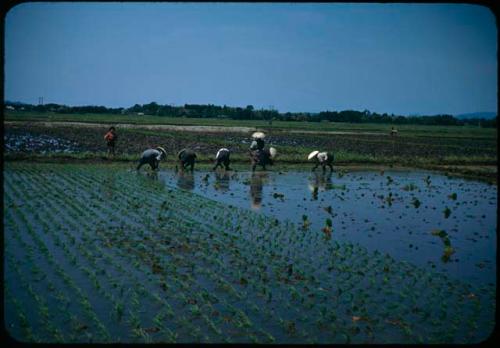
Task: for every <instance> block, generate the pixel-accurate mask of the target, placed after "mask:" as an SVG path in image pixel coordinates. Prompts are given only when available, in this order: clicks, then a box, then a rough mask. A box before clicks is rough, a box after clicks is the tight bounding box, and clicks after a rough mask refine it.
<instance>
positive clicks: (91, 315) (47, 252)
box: [14, 188, 109, 339]
mask: <svg viewBox="0 0 500 348" xmlns="http://www.w3.org/2000/svg"><path fill="white" fill-rule="evenodd" d="M30 191H31V190H30ZM14 192H16V191H15V188H14ZM29 204H30V200H29V199H28V200H27V203H26V205H28V206H29ZM32 211H33V209H32ZM35 214H36V213H35ZM19 216H20V218H21V220H22V221H23V222H24V223H25V224H26V230H27V231H28V233H29V234H30V235H31V236H32V238H33V240H34V241H35V243H36V244H37V246H38V247H39V248H40V250H41V253H42V254H43V255H44V258H43V260H44V261H46V262H47V263H48V265H50V267H47V269H50V268H52V269H54V273H55V274H56V275H57V276H59V278H60V279H61V281H62V282H64V283H65V284H66V285H68V286H69V287H71V288H73V290H74V291H76V292H77V293H78V294H79V295H80V297H81V299H80V300H81V304H82V305H85V304H87V303H88V299H87V297H86V296H84V295H83V293H82V292H81V290H80V288H78V287H77V286H76V284H75V283H74V281H73V280H72V279H71V277H70V276H68V274H67V273H66V272H65V271H64V269H62V267H61V266H60V263H59V262H56V261H55V260H54V258H53V256H52V252H51V250H53V249H52V248H50V249H49V248H47V246H46V245H45V243H44V242H43V241H42V239H41V238H40V237H39V236H38V234H37V233H36V232H35V231H34V227H33V225H32V223H30V222H29V221H28V219H27V218H26V217H25V216H24V213H23V212H19ZM37 221H39V222H41V221H40V220H37ZM41 226H42V228H43V229H44V231H45V233H53V231H52V229H51V228H50V226H48V224H47V223H46V222H43V223H42V224H41ZM49 231H50V232H49ZM39 262H40V261H39ZM42 268H44V267H42ZM36 269H39V268H38V267H37V268H36ZM60 298H61V296H59V299H60ZM84 310H85V313H86V316H87V318H88V319H89V320H91V321H93V322H94V323H95V325H96V327H97V328H98V329H99V334H100V335H101V338H102V339H106V338H107V337H108V336H109V334H108V333H107V331H106V329H105V327H104V326H103V325H102V323H101V322H100V321H99V320H98V318H97V316H96V315H95V312H94V311H93V309H92V308H91V307H89V306H87V307H85V306H84Z"/></svg>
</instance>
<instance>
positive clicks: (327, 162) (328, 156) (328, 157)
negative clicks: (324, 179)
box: [307, 151, 333, 172]
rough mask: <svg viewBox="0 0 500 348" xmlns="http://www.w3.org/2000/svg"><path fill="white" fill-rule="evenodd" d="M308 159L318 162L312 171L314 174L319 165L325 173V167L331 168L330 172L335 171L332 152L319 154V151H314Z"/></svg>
mask: <svg viewBox="0 0 500 348" xmlns="http://www.w3.org/2000/svg"><path fill="white" fill-rule="evenodd" d="M307 159H308V160H309V161H310V160H314V161H315V162H316V165H315V166H314V167H313V169H312V171H313V172H314V171H315V170H316V168H318V166H319V165H321V167H322V168H323V172H324V171H325V169H326V168H325V167H326V166H329V167H330V171H331V172H332V171H333V166H332V163H333V153H330V152H326V151H325V152H319V151H313V152H311V153H310V154H309V156H307Z"/></svg>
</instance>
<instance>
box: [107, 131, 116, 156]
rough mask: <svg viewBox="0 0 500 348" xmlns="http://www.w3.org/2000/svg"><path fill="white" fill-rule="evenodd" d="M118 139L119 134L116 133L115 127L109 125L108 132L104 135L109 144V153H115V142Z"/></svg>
mask: <svg viewBox="0 0 500 348" xmlns="http://www.w3.org/2000/svg"><path fill="white" fill-rule="evenodd" d="M117 139H118V136H117V135H116V129H115V127H113V126H111V127H109V130H108V132H107V133H106V134H105V135H104V140H106V143H107V145H108V155H113V156H114V155H115V144H116V140H117Z"/></svg>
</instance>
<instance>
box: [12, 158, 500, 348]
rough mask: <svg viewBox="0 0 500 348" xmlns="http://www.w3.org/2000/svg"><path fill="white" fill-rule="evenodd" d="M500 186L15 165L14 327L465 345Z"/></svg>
mask: <svg viewBox="0 0 500 348" xmlns="http://www.w3.org/2000/svg"><path fill="white" fill-rule="evenodd" d="M496 196H497V188H496V186H489V185H486V184H482V183H478V182H472V181H470V182H469V181H465V180H462V179H452V178H447V177H445V176H442V175H436V174H431V173H424V172H390V173H389V172H386V173H383V174H382V173H375V172H352V173H334V174H333V175H332V176H331V177H330V176H328V175H326V176H323V175H322V174H321V173H318V174H317V175H315V174H311V173H308V172H307V173H306V172H287V173H276V172H268V173H255V174H251V173H239V172H238V173H233V172H231V173H228V175H224V174H223V173H212V172H198V171H196V172H195V173H194V174H193V175H190V174H184V175H178V174H176V173H173V172H169V171H161V172H159V173H155V174H151V173H148V172H140V173H136V172H135V171H133V170H128V169H126V168H124V167H120V166H118V167H114V166H101V165H72V164H68V165H53V164H21V163H7V165H6V166H5V168H4V242H5V247H4V255H5V256H4V261H5V263H4V267H5V268H4V293H5V297H4V308H5V309H4V311H5V323H6V328H7V330H8V331H9V332H10V334H11V335H12V336H13V337H14V338H16V339H18V340H21V341H28V342H179V343H192V342H216V343H217V342H219V343H223V342H233V343H243V342H248V343H473V342H479V341H482V340H484V339H486V338H487V337H488V336H489V335H490V334H491V332H492V330H493V328H494V326H495V317H494V316H495V303H496V301H495V291H496V280H495V277H494V274H495V271H496V269H495V267H496V265H495V253H496V250H495V245H496V235H495V231H496V215H495V214H496V204H497V202H496Z"/></svg>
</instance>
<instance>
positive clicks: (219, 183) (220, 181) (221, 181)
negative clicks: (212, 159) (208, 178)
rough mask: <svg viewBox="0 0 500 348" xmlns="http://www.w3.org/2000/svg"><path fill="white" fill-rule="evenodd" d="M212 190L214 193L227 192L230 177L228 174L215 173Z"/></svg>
mask: <svg viewBox="0 0 500 348" xmlns="http://www.w3.org/2000/svg"><path fill="white" fill-rule="evenodd" d="M214 175H215V182H214V189H215V190H216V191H221V192H227V191H229V181H230V175H229V173H228V172H226V171H224V172H215V173H214Z"/></svg>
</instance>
